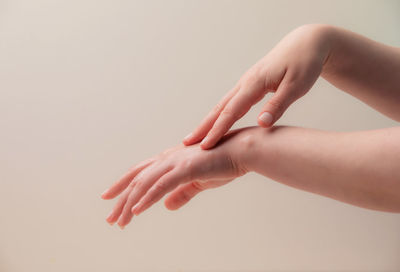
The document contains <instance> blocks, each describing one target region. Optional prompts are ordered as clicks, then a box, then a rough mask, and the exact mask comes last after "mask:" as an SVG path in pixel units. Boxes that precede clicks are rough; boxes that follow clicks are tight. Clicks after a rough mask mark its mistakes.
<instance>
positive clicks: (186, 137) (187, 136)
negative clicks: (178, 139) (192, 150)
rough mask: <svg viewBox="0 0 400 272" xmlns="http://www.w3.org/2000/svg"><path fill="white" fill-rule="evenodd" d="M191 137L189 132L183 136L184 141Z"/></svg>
mask: <svg viewBox="0 0 400 272" xmlns="http://www.w3.org/2000/svg"><path fill="white" fill-rule="evenodd" d="M190 137H192V133H189V134H188V135H186V136H185V138H183V140H184V141H187V140H189V138H190Z"/></svg>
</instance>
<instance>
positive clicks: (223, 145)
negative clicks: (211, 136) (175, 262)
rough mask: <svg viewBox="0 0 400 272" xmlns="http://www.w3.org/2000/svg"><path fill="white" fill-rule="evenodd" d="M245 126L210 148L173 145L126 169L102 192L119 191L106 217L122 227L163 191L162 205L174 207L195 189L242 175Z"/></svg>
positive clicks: (108, 196) (108, 194)
mask: <svg viewBox="0 0 400 272" xmlns="http://www.w3.org/2000/svg"><path fill="white" fill-rule="evenodd" d="M245 131H246V129H236V130H233V131H230V132H229V133H228V134H227V135H225V136H224V137H223V138H222V139H221V141H220V142H219V143H218V145H217V146H216V147H215V148H214V149H212V150H203V149H201V148H200V147H199V145H198V144H197V145H192V146H185V145H183V144H180V145H177V146H175V147H173V148H170V149H167V150H165V151H164V152H162V153H160V154H158V155H156V156H154V157H152V158H150V159H147V160H144V161H142V162H141V163H139V164H137V165H135V166H134V167H133V168H131V170H129V171H128V172H127V173H126V174H125V175H124V176H123V177H122V178H121V179H120V180H118V181H117V182H115V183H114V184H113V185H112V186H111V187H110V188H109V189H108V190H106V191H105V192H104V193H103V194H102V198H103V199H112V198H114V197H116V196H117V195H119V194H121V193H122V194H121V196H120V198H119V200H118V202H117V203H116V204H115V206H114V209H113V210H112V212H111V213H110V214H109V216H108V217H107V219H106V220H107V221H108V222H109V223H110V224H113V223H115V222H116V221H117V220H118V225H119V226H120V227H121V228H123V227H124V226H126V225H127V224H128V223H129V222H130V221H131V219H132V217H133V215H134V214H135V215H138V214H139V213H141V212H143V211H144V210H146V209H148V208H149V207H150V206H152V205H153V204H154V203H156V202H157V201H158V200H160V199H161V198H162V197H163V196H164V195H165V194H167V193H169V192H171V191H172V192H171V193H170V194H169V195H168V197H167V198H166V200H165V203H164V204H165V206H166V207H167V208H168V209H170V210H175V209H178V208H180V207H181V206H183V205H184V204H186V203H187V202H188V201H189V200H190V199H191V198H193V197H194V196H195V195H196V194H198V193H199V192H201V191H203V190H206V189H209V188H215V187H219V186H222V185H224V184H226V183H228V182H230V181H232V180H233V179H235V178H236V177H239V176H242V175H244V174H245V173H246V172H247V170H246V168H245V164H244V158H245V157H246V156H245V155H242V150H244V148H246V141H247V142H248V140H246V137H245V136H246V133H245Z"/></svg>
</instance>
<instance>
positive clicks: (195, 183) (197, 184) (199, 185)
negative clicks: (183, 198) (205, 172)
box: [192, 181, 204, 191]
mask: <svg viewBox="0 0 400 272" xmlns="http://www.w3.org/2000/svg"><path fill="white" fill-rule="evenodd" d="M192 186H193V187H194V188H195V190H197V191H203V190H204V187H203V185H202V183H200V182H198V181H193V182H192Z"/></svg>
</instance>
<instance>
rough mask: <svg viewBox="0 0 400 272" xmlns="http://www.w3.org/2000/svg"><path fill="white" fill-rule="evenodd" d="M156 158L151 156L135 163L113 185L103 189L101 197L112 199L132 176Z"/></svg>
mask: <svg viewBox="0 0 400 272" xmlns="http://www.w3.org/2000/svg"><path fill="white" fill-rule="evenodd" d="M155 159H156V158H155V157H152V158H150V159H147V160H145V161H143V162H141V163H139V164H137V165H135V166H134V167H133V168H131V170H129V171H128V172H127V173H126V174H125V175H124V176H122V177H121V178H120V179H119V180H117V181H116V182H114V184H113V185H111V187H110V188H108V189H107V190H105V191H104V192H103V193H102V194H101V197H102V198H103V199H112V198H114V197H116V196H117V195H119V194H120V193H121V192H122V191H123V190H124V189H125V188H126V187H127V186H128V185H129V183H130V182H131V181H132V180H133V178H134V177H135V176H136V175H137V174H138V173H139V172H140V171H142V170H143V169H144V168H146V167H147V166H149V165H150V164H151V163H153V162H154V160H155Z"/></svg>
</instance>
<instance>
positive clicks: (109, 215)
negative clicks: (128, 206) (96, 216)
mask: <svg viewBox="0 0 400 272" xmlns="http://www.w3.org/2000/svg"><path fill="white" fill-rule="evenodd" d="M113 213H114V211H111V212H110V213H109V214H108V215H107V218H106V219H107V220H109V219H111V216H112V214H113Z"/></svg>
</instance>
